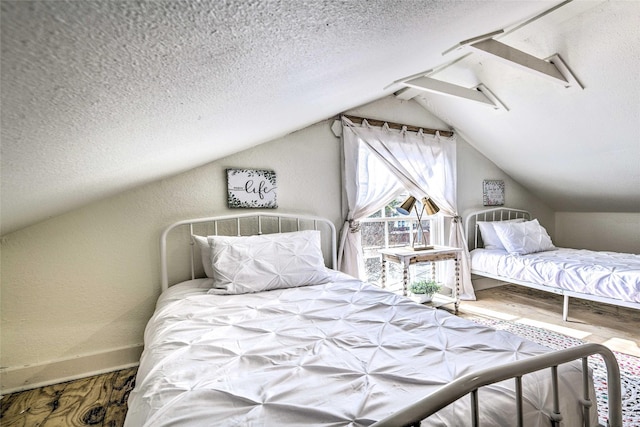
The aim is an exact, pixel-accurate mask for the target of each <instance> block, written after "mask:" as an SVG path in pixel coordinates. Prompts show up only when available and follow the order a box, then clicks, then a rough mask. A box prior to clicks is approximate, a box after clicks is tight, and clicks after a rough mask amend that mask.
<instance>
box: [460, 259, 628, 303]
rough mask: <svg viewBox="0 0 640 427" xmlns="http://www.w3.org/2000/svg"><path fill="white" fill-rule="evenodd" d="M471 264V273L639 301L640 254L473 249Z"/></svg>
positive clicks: (622, 299)
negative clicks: (512, 253) (517, 253)
mask: <svg viewBox="0 0 640 427" xmlns="http://www.w3.org/2000/svg"><path fill="white" fill-rule="evenodd" d="M471 266H472V269H473V270H474V272H475V271H477V272H484V273H489V274H492V275H497V276H501V277H505V278H511V279H513V280H520V281H524V282H531V283H535V284H538V285H546V286H551V287H556V288H561V289H566V290H570V291H573V292H579V293H583V294H589V295H598V296H603V297H609V298H614V299H618V300H621V301H626V302H636V303H640V255H634V254H625V253H617V252H596V251H590V250H586V249H568V248H558V249H555V250H551V251H544V252H537V253H532V254H528V255H510V254H508V253H507V252H506V251H504V250H488V249H475V250H473V251H471ZM505 280H508V279H505Z"/></svg>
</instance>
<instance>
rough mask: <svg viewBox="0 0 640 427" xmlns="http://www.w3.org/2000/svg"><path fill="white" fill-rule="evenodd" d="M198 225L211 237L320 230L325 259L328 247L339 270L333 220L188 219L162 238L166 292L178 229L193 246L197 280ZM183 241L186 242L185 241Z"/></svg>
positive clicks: (253, 215) (276, 216)
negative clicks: (170, 243)
mask: <svg viewBox="0 0 640 427" xmlns="http://www.w3.org/2000/svg"><path fill="white" fill-rule="evenodd" d="M223 224H224V227H223ZM197 225H204V227H205V228H206V229H207V231H206V233H205V234H206V235H210V236H211V235H216V236H217V235H221V236H232V235H233V236H249V235H256V234H270V233H282V232H286V231H299V230H320V232H321V236H322V241H323V252H324V253H325V258H327V256H326V255H327V254H326V251H325V250H324V248H325V247H326V246H328V250H329V251H330V253H331V254H330V261H331V263H330V267H331V268H336V266H337V263H338V261H337V246H336V228H335V226H334V225H333V223H332V222H331V221H329V220H327V219H325V218H320V217H315V216H307V215H296V214H286V213H272V212H250V213H241V214H235V215H223V216H214V217H207V218H196V219H187V220H183V221H178V222H176V223H174V224H171V225H170V226H168V227H167V228H165V229H164V231H163V232H162V236H161V237H160V268H161V279H162V290H163V291H164V290H166V289H167V288H168V287H169V265H168V259H167V256H168V255H167V243H168V242H167V239H168V236H169V234H170V233H171V232H172V231H173V230H175V229H179V228H181V227H182V228H185V229H186V233H187V238H188V242H189V244H190V245H191V250H190V261H191V278H192V279H194V278H195V254H194V253H195V249H194V246H195V245H194V243H193V241H192V239H191V235H192V234H200V233H198V232H194V226H197ZM230 228H231V229H233V232H229V229H230ZM183 236H184V231H183ZM183 240H185V241H186V239H184V238H183Z"/></svg>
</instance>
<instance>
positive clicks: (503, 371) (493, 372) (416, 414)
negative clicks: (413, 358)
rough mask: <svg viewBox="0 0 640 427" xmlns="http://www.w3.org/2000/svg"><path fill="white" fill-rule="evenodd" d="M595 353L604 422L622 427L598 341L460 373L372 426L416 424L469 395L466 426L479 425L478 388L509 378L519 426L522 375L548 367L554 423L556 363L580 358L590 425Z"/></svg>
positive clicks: (611, 373)
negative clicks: (599, 361) (602, 376)
mask: <svg viewBox="0 0 640 427" xmlns="http://www.w3.org/2000/svg"><path fill="white" fill-rule="evenodd" d="M595 354H599V355H600V356H602V358H603V359H604V362H605V365H606V367H607V391H608V404H609V420H608V425H609V426H611V427H621V426H622V397H621V391H620V387H621V386H620V368H619V367H618V362H617V361H616V358H615V356H614V355H613V352H612V351H611V350H609V349H608V348H607V347H605V346H603V345H601V344H591V343H590V344H583V345H580V346H577V347H572V348H568V349H565V350H558V351H553V352H551V353H546V354H541V355H538V356H534V357H530V358H528V359H524V360H518V361H516V362H512V363H508V364H505V365H500V366H495V367H492V368H487V369H483V370H479V371H476V372H472V373H470V374H467V375H464V376H462V377H460V378H458V379H456V380H454V381H452V382H451V383H449V384H447V385H446V386H444V387H442V388H441V389H440V390H438V391H437V392H435V393H432V394H430V395H429V396H426V397H425V398H423V399H421V400H419V401H418V402H416V403H414V404H412V405H410V406H408V407H406V408H404V409H402V410H400V411H398V412H396V413H394V414H392V415H390V416H389V417H387V418H385V419H383V420H380V421H378V422H376V423H374V424H372V427H398V426H416V427H418V426H420V421H422V420H424V419H426V418H428V417H429V416H431V415H432V414H434V413H436V412H437V411H439V410H440V409H442V408H444V407H446V406H447V405H449V404H451V403H453V402H454V401H456V400H458V399H460V398H462V397H464V396H466V395H467V394H469V395H470V396H471V418H472V419H471V420H470V422H469V425H471V426H474V427H476V426H479V425H480V420H479V419H480V417H479V402H478V389H479V388H480V387H483V386H486V385H489V384H494V383H497V382H500V381H504V380H508V379H511V378H513V379H514V381H515V385H516V387H515V388H516V396H515V402H514V405H515V409H516V414H517V424H516V425H517V426H519V427H521V426H523V414H522V376H523V375H525V374H529V373H532V372H535V371H540V370H542V369H546V368H549V369H550V370H551V375H552V384H553V406H554V408H553V414H552V415H551V423H552V425H553V426H558V425H559V423H560V421H561V420H562V414H561V413H560V409H559V407H560V404H559V402H560V396H558V365H561V364H563V363H568V362H571V361H574V360H577V359H582V382H583V399H582V400H581V401H580V403H581V404H582V407H583V410H582V414H583V425H584V426H585V427H589V426H590V420H589V414H588V413H589V408H590V407H591V406H592V405H593V404H594V402H593V401H592V397H591V396H589V369H588V366H587V357H588V356H591V355H595Z"/></svg>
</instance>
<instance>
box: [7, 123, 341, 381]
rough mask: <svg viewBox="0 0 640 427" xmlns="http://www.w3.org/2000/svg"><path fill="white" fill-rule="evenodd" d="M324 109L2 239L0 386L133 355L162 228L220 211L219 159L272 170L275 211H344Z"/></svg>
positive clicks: (82, 370) (155, 291) (155, 287)
mask: <svg viewBox="0 0 640 427" xmlns="http://www.w3.org/2000/svg"><path fill="white" fill-rule="evenodd" d="M330 123H331V122H330V121H325V122H322V123H319V124H316V125H313V126H310V127H308V128H306V129H303V130H301V131H299V132H296V133H293V134H291V135H289V136H287V137H284V138H281V139H279V140H276V141H272V142H270V143H267V144H264V145H260V146H258V147H255V148H253V149H251V150H248V151H245V152H242V153H239V154H237V155H233V156H230V157H227V158H225V159H222V160H219V161H216V162H214V163H211V164H208V165H206V166H203V167H200V168H197V169H194V170H192V171H189V172H187V173H184V174H181V175H178V176H175V177H173V178H170V179H166V180H163V181H159V182H155V183H152V184H150V185H146V186H144V187H140V188H137V189H135V190H132V191H128V192H125V193H123V194H120V195H118V196H115V197H112V198H109V199H106V200H103V201H100V202H98V203H94V204H92V205H89V206H86V207H84V208H82V209H78V210H76V211H73V212H70V213H68V214H65V215H62V216H59V217H56V218H52V219H50V220H48V221H45V222H42V223H39V224H36V225H34V226H31V227H28V228H26V229H23V230H20V231H17V232H14V233H11V234H9V235H6V236H5V237H4V238H3V239H2V253H1V256H2V301H1V303H2V307H1V309H2V324H1V326H2V329H1V333H2V349H1V359H2V360H1V365H2V366H3V369H2V372H1V374H2V389H3V390H4V391H6V390H7V389H15V388H21V387H25V388H28V387H30V386H33V385H37V384H40V383H47V382H51V381H57V380H60V379H63V378H73V377H76V376H81V375H84V374H86V373H88V372H99V371H102V370H109V369H111V370H113V369H114V368H117V367H120V366H126V365H128V364H131V363H135V362H136V361H137V360H138V357H139V353H140V350H141V344H142V333H143V329H144V326H145V324H146V322H147V320H148V319H149V317H150V316H151V313H152V311H153V307H154V304H155V301H156V299H157V297H158V295H159V292H160V287H159V283H160V282H159V276H160V275H159V249H158V246H159V236H160V233H161V231H162V229H163V228H164V227H166V226H167V225H169V224H171V223H173V222H175V221H178V220H181V219H186V218H197V217H202V216H210V215H215V214H222V213H225V212H227V211H228V209H227V208H226V176H225V168H227V167H241V168H265V169H272V170H275V171H276V173H277V179H278V204H279V208H278V211H287V212H298V213H308V214H313V215H318V216H323V217H326V218H329V219H330V220H332V221H334V222H335V223H336V224H339V222H340V221H339V220H340V167H339V164H340V144H339V140H338V139H337V138H335V136H334V135H333V134H332V133H331V130H330V127H329V126H330Z"/></svg>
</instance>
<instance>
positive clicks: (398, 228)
mask: <svg viewBox="0 0 640 427" xmlns="http://www.w3.org/2000/svg"><path fill="white" fill-rule="evenodd" d="M406 198H407V195H406V194H403V195H400V196H398V197H397V198H396V199H394V200H392V201H391V202H390V203H389V204H388V205H387V206H385V207H384V208H382V209H380V210H379V211H377V212H376V213H374V214H372V215H371V216H369V217H368V218H366V219H364V220H362V221H360V232H361V234H362V249H363V251H364V259H365V270H366V275H367V277H366V279H365V280H366V281H368V282H371V283H377V284H380V278H381V275H382V258H381V256H380V253H379V252H378V250H379V249H382V248H393V247H400V246H410V245H411V242H412V241H413V239H414V237H415V234H414V231H415V227H416V224H417V222H418V218H417V217H416V214H415V212H412V214H411V215H401V214H399V213H398V212H397V211H396V208H397V207H398V206H400V204H402V202H403V201H404V200H405V199H406ZM422 227H423V229H424V231H425V234H426V236H427V242H429V244H432V245H433V244H443V242H444V239H443V232H442V230H443V228H444V227H443V220H442V216H441V215H437V216H433V217H428V216H426V215H423V217H422ZM388 267H389V271H388V274H387V287H388V288H389V289H390V290H392V291H398V290H400V291H401V290H402V271H401V268H400V266H399V265H398V264H395V263H389V264H388ZM411 268H412V271H411V277H412V279H413V280H415V279H416V278H430V277H431V266H430V265H428V264H421V265H417V266H415V265H414V266H412V267H411Z"/></svg>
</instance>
